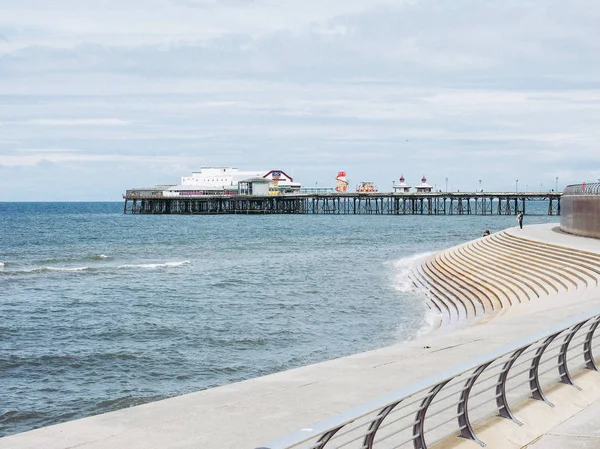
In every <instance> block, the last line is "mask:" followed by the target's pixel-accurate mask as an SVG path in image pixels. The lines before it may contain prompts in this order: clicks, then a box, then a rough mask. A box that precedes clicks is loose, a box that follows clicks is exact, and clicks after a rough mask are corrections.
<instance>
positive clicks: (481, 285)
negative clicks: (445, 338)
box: [411, 225, 600, 327]
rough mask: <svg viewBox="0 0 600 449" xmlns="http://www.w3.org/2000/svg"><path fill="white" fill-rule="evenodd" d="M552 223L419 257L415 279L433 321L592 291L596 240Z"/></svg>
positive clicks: (599, 262) (599, 265)
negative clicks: (580, 241) (577, 239)
mask: <svg viewBox="0 0 600 449" xmlns="http://www.w3.org/2000/svg"><path fill="white" fill-rule="evenodd" d="M573 240H575V239H573V238H571V239H569V237H568V236H567V235H566V234H562V233H561V232H560V230H559V229H558V228H557V226H556V225H540V226H535V227H533V228H527V227H526V228H525V229H523V230H520V229H518V228H511V229H508V230H504V231H500V232H498V233H495V234H492V235H490V236H487V237H482V238H479V239H477V240H474V241H471V242H468V243H465V244H463V245H459V246H456V247H453V248H450V249H447V250H444V251H440V252H437V253H435V254H433V255H431V256H429V257H427V258H425V259H424V260H421V261H419V262H418V263H417V264H416V265H415V267H414V269H413V272H412V274H411V278H412V281H413V284H414V285H415V287H416V288H417V289H419V290H420V291H422V292H423V294H424V295H425V296H426V297H427V300H428V304H429V307H430V308H431V309H432V310H433V311H434V313H435V314H436V316H437V319H436V320H435V326H436V327H444V326H448V325H457V324H459V323H461V322H465V321H477V320H481V319H484V318H485V319H486V320H487V319H490V318H492V317H494V316H496V315H498V314H502V313H504V312H506V311H507V309H508V308H510V307H513V306H517V305H520V304H523V303H529V302H532V301H533V302H537V301H548V300H553V299H557V298H561V299H562V300H564V301H568V300H569V298H570V297H572V295H573V294H575V293H579V294H580V295H581V294H582V293H583V292H584V291H594V290H595V289H596V288H597V287H598V284H599V281H600V254H599V253H598V251H600V243H599V242H598V241H597V240H593V239H583V240H587V242H585V241H584V242H583V244H579V245H575V246H568V245H569V244H571V245H572V244H573Z"/></svg>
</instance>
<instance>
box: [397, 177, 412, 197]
mask: <svg viewBox="0 0 600 449" xmlns="http://www.w3.org/2000/svg"><path fill="white" fill-rule="evenodd" d="M408 192H410V186H409V185H408V184H407V183H406V182H405V179H404V175H400V184H394V193H408Z"/></svg>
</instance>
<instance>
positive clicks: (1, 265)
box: [0, 262, 6, 270]
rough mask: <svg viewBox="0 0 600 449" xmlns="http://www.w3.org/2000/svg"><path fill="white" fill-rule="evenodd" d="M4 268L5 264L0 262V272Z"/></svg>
mask: <svg viewBox="0 0 600 449" xmlns="http://www.w3.org/2000/svg"><path fill="white" fill-rule="evenodd" d="M5 266H6V262H0V270H3V269H4V267H5Z"/></svg>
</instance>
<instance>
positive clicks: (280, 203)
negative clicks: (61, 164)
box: [123, 190, 562, 215]
mask: <svg viewBox="0 0 600 449" xmlns="http://www.w3.org/2000/svg"><path fill="white" fill-rule="evenodd" d="M561 195H562V194H561V193H557V192H522V193H518V192H512V193H511V192H464V193H463V192H451V193H450V192H428V193H391V192H389V193H363V192H360V193H337V192H336V193H318V194H299V193H291V194H279V195H194V196H192V195H185V196H183V195H182V196H165V195H164V193H163V192H162V191H160V190H128V191H127V192H126V194H125V195H123V198H124V200H125V204H124V207H123V213H125V214H127V213H130V214H179V215H200V214H332V215H516V214H517V213H519V212H525V213H526V212H527V203H529V202H534V201H535V202H545V203H547V205H548V207H547V209H546V210H547V214H548V215H560V207H561V204H560V200H561Z"/></svg>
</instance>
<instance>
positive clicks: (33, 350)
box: [0, 203, 558, 436]
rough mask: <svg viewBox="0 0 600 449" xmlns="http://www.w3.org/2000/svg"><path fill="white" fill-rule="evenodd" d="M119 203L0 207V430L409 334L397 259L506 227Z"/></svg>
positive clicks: (404, 283)
mask: <svg viewBox="0 0 600 449" xmlns="http://www.w3.org/2000/svg"><path fill="white" fill-rule="evenodd" d="M545 207H546V206H544V205H543V204H540V205H539V206H533V205H528V212H529V213H532V212H533V213H535V212H538V213H539V214H540V215H537V216H532V215H527V216H526V218H525V225H527V224H532V223H547V222H557V221H558V217H547V216H545V215H543V214H544V211H545ZM122 208H123V205H122V203H0V436H4V435H9V434H13V433H18V432H23V431H26V430H30V429H34V428H37V427H41V426H46V425H50V424H56V423H59V422H63V421H67V420H71V419H76V418H81V417H85V416H89V415H93V414H97V413H104V412H108V411H112V410H116V409H119V408H123V407H129V406H133V405H137V404H142V403H145V402H149V401H154V400H158V399H162V398H167V397H171V396H175V395H179V394H184V393H189V392H193V391H197V390H201V389H205V388H211V387H215V386H218V385H224V384H227V383H231V382H236V381H241V380H244V379H249V378H253V377H256V376H261V375H265V374H269V373H274V372H278V371H282V370H286V369H289V368H293V367H298V366H301V365H306V364H310V363H315V362H320V361H324V360H328V359H332V358H336V357H341V356H344V355H349V354H353V353H357V352H361V351H366V350H369V349H374V348H379V347H383V346H386V345H390V344H394V343H397V342H401V341H405V340H409V339H412V338H415V336H417V335H418V333H419V332H423V331H424V330H425V329H426V328H427V321H428V310H427V307H426V305H425V303H424V300H423V298H422V297H421V295H419V294H418V293H416V292H414V291H413V290H412V287H411V284H410V282H409V278H408V274H409V271H410V267H411V264H412V263H413V262H414V261H415V260H416V259H418V258H419V257H421V256H424V255H427V254H430V253H431V252H433V251H436V250H440V249H444V248H447V247H450V246H453V245H456V244H459V243H462V242H465V241H468V240H471V239H474V238H477V237H479V236H480V235H481V233H482V232H483V230H484V229H486V228H489V229H490V230H491V231H492V232H494V231H497V230H500V229H504V228H506V227H510V226H514V225H515V224H516V221H515V218H514V217H512V216H487V217H481V216H448V217H443V216H373V215H371V216H325V215H316V216H312V215H311V216H308V215H298V216H293V215H274V216H240V215H235V216H233V215H232V216H225V215H223V216H166V215H165V216H144V215H136V216H133V215H123V213H122Z"/></svg>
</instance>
